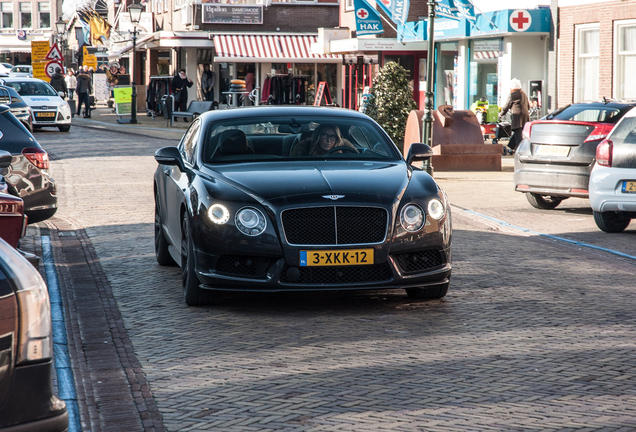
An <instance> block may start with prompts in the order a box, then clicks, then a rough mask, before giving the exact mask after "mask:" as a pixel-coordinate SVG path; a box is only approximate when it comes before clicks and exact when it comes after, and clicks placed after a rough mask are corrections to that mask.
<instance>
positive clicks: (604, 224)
mask: <svg viewBox="0 0 636 432" xmlns="http://www.w3.org/2000/svg"><path fill="white" fill-rule="evenodd" d="M631 221H632V220H631V218H629V217H627V216H625V215H624V214H623V213H621V212H603V213H601V212H597V211H595V212H594V222H596V226H597V227H599V229H600V230H601V231H605V232H606V233H619V232H623V231H625V228H627V225H629V223H630V222H631Z"/></svg>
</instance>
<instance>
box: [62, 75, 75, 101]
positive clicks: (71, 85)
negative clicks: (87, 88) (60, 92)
mask: <svg viewBox="0 0 636 432" xmlns="http://www.w3.org/2000/svg"><path fill="white" fill-rule="evenodd" d="M64 81H65V82H66V88H67V89H68V95H69V99H71V100H72V99H73V96H74V94H75V87H77V78H75V73H74V72H73V69H68V71H67V72H66V77H65V78H64Z"/></svg>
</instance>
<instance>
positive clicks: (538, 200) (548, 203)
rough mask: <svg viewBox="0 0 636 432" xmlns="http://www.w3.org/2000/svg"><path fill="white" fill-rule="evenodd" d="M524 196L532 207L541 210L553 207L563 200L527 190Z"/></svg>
mask: <svg viewBox="0 0 636 432" xmlns="http://www.w3.org/2000/svg"><path fill="white" fill-rule="evenodd" d="M526 198H527V199H528V202H529V203H530V205H531V206H532V207H534V208H538V209H541V210H552V209H555V208H557V206H558V205H559V204H561V201H563V198H559V197H554V196H550V195H539V194H535V193H529V192H526Z"/></svg>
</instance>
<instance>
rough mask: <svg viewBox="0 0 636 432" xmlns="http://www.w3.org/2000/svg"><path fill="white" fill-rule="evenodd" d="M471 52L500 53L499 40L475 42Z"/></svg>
mask: <svg viewBox="0 0 636 432" xmlns="http://www.w3.org/2000/svg"><path fill="white" fill-rule="evenodd" d="M473 51H501V39H495V40H487V41H475V42H474V45H473Z"/></svg>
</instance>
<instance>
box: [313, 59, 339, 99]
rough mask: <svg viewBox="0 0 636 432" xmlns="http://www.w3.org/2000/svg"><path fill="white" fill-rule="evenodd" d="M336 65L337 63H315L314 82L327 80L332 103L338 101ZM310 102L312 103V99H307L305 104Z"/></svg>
mask: <svg viewBox="0 0 636 432" xmlns="http://www.w3.org/2000/svg"><path fill="white" fill-rule="evenodd" d="M338 66H339V65H336V64H331V63H318V64H317V65H316V73H317V75H316V84H318V83H319V82H320V81H326V82H327V86H328V87H329V94H330V95H331V101H332V102H333V103H338V102H337V100H338V97H337V96H338ZM310 103H313V99H312V100H310V101H308V103H307V105H309V104H310Z"/></svg>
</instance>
